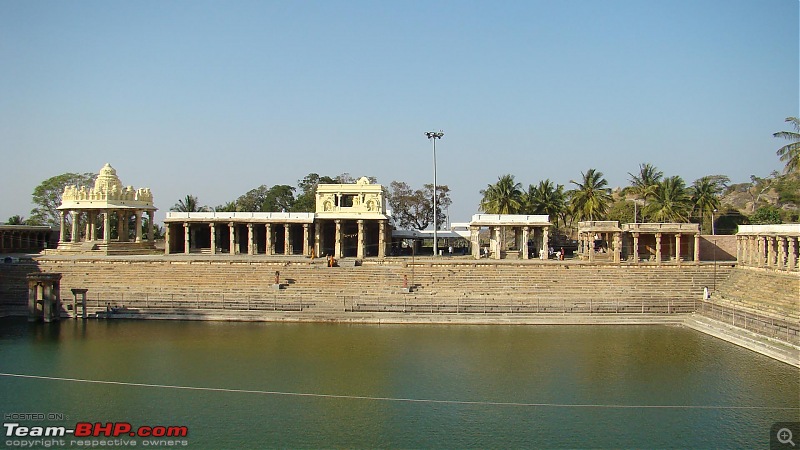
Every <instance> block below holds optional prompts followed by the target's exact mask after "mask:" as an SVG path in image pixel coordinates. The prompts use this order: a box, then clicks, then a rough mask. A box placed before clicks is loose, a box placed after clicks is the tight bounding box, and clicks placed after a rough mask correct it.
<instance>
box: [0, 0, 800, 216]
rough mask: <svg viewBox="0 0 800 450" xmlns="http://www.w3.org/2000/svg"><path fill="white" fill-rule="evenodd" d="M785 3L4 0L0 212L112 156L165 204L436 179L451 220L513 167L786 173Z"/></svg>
mask: <svg viewBox="0 0 800 450" xmlns="http://www.w3.org/2000/svg"><path fill="white" fill-rule="evenodd" d="M799 21H800V17H799V16H798V2H797V0H745V1H742V0H713V1H712V0H687V1H681V0H670V1H655V0H631V1H624V0H606V1H599V0H597V1H589V0H583V1H569V0H568V1H534V0H526V1H499V2H494V1H466V0H465V1H452V2H443V1H406V0H404V1H394V2H392V1H363V2H361V1H353V0H348V1H333V0H325V1H280V2H271V1H252V2H251V1H210V2H203V1H133V2H121V1H28V0H24V1H9V0H0V65H1V67H2V70H0V156H2V160H3V164H2V168H3V169H2V174H3V188H2V189H3V195H2V202H0V219H1V220H2V221H3V222H4V221H5V220H6V218H8V217H9V216H11V215H14V214H20V215H23V216H25V217H27V216H28V215H29V211H30V209H31V207H32V205H31V203H30V195H31V192H32V191H33V188H34V187H35V186H36V185H37V184H39V182H40V181H42V180H44V179H45V178H48V177H50V176H53V175H58V174H61V173H64V172H96V171H98V170H99V169H100V168H101V167H102V166H103V164H104V163H106V162H109V163H111V164H112V165H113V166H114V167H115V168H116V169H117V172H118V174H119V175H120V177H121V178H122V182H123V183H124V184H126V185H133V186H135V187H137V188H138V187H150V188H151V189H152V190H153V193H154V195H155V202H156V206H157V207H158V208H160V211H159V213H158V215H157V219H159V220H160V219H161V218H163V216H164V212H165V211H166V210H168V209H169V208H170V206H172V205H173V204H174V203H175V202H176V201H177V200H178V199H179V198H182V197H183V196H185V195H186V194H193V195H196V196H197V197H199V199H200V202H201V203H203V204H207V205H210V206H215V205H218V204H222V203H224V202H226V201H230V200H234V199H235V198H236V197H238V196H239V195H241V194H243V193H244V192H246V191H248V190H250V189H252V188H255V187H257V186H259V185H261V184H266V185H274V184H290V185H296V182H297V180H299V179H301V178H303V177H304V176H305V175H306V174H308V173H309V172H317V173H320V174H322V175H337V174H340V173H342V172H349V173H351V174H352V175H354V176H361V175H372V176H376V177H377V178H378V181H379V182H381V183H383V184H386V185H388V184H389V182H391V181H392V180H402V181H407V182H409V183H410V184H411V185H412V186H414V187H421V185H422V184H423V183H426V182H428V183H429V182H431V181H432V177H433V174H432V172H433V169H432V162H431V146H430V143H429V141H428V140H427V139H426V138H425V136H424V134H423V133H424V132H425V131H429V130H439V129H442V130H444V132H445V136H444V138H443V139H442V140H441V141H439V142H438V143H437V156H438V181H439V183H440V184H447V185H449V186H450V188H451V189H452V191H453V192H452V199H453V206H452V207H451V210H450V213H451V219H452V220H453V221H466V220H468V219H469V216H470V215H471V214H473V213H475V212H476V211H477V205H478V201H479V199H480V195H479V191H480V190H481V189H483V188H485V187H486V185H487V184H490V183H493V182H495V181H496V180H497V178H498V176H500V175H503V174H506V173H511V174H513V175H515V176H516V179H517V180H518V181H520V182H522V183H523V185H525V186H527V185H528V184H535V183H538V182H539V181H540V180H543V179H545V178H550V179H551V180H552V181H554V182H556V183H560V184H564V185H566V186H567V188H569V187H570V186H571V185H570V184H569V181H570V180H571V179H578V178H579V177H580V175H581V172H582V171H586V170H587V169H589V168H596V169H598V170H600V171H602V172H603V173H604V174H605V176H606V178H607V179H608V181H609V183H610V185H611V186H624V185H627V184H628V178H629V177H628V172H636V170H637V168H638V164H639V163H642V162H649V163H652V164H654V165H656V166H657V167H658V168H660V169H661V170H662V171H663V172H664V173H665V175H667V176H671V175H680V176H682V177H683V178H684V179H685V180H686V181H687V183H689V184H691V182H692V181H694V180H695V179H697V178H699V177H701V176H704V175H709V174H724V175H728V176H729V177H731V179H732V180H733V181H734V182H744V181H747V180H748V179H749V176H750V175H751V174H755V175H759V176H766V175H768V174H769V173H770V172H771V171H773V170H777V169H781V168H782V164H781V163H780V162H779V161H778V159H777V157H776V156H775V150H776V149H777V148H779V147H780V146H781V145H783V143H782V142H781V141H780V140H777V139H775V138H773V137H772V133H773V132H776V131H781V130H788V129H790V128H789V127H788V124H785V123H784V119H785V118H786V117H787V116H796V115H798V108H800V107H799V106H798V103H799V102H800V94H799V92H798V91H799V89H800V88H799V87H798V84H800V81H799V80H800V76H799V75H798V71H799V70H800V62H799V61H800V56H799V55H798V53H799V51H798V46H799V45H798V42H799V41H800V36H799V35H798V28H799V27H798V22H799Z"/></svg>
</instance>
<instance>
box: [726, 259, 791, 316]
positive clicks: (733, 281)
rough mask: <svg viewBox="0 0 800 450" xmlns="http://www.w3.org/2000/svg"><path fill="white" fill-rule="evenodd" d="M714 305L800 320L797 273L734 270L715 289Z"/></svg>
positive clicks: (751, 268)
mask: <svg viewBox="0 0 800 450" xmlns="http://www.w3.org/2000/svg"><path fill="white" fill-rule="evenodd" d="M717 291H718V292H717V295H716V296H715V297H716V298H715V299H714V300H715V302H716V303H719V304H722V305H728V306H731V307H736V308H739V309H742V310H744V311H749V312H753V313H758V314H762V315H771V316H775V317H779V318H785V319H789V320H794V321H800V274H798V273H787V272H780V271H775V270H769V269H763V268H755V267H737V268H735V269H734V270H733V271H731V273H730V276H729V277H728V278H727V279H726V280H725V281H724V282H722V283H721V284H720V285H719V286H718V287H717Z"/></svg>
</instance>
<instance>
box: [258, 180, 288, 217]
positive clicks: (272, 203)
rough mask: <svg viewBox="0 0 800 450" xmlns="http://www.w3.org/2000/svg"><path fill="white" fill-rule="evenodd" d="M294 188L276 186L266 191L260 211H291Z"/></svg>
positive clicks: (281, 185) (283, 185)
mask: <svg viewBox="0 0 800 450" xmlns="http://www.w3.org/2000/svg"><path fill="white" fill-rule="evenodd" d="M294 191H295V188H294V187H292V186H289V185H288V184H276V185H275V186H272V187H271V188H269V190H268V191H267V194H266V196H265V198H264V203H263V204H262V205H261V211H266V212H270V211H272V212H281V211H284V212H286V211H291V210H292V207H293V206H294Z"/></svg>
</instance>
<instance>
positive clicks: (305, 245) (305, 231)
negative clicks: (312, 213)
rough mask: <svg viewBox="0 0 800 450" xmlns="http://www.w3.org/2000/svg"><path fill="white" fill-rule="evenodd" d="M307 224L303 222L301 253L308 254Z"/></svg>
mask: <svg viewBox="0 0 800 450" xmlns="http://www.w3.org/2000/svg"><path fill="white" fill-rule="evenodd" d="M309 231H310V230H309V229H308V224H307V223H304V224H303V255H304V256H308V252H309V251H310V250H311V246H310V241H311V234H310V233H309Z"/></svg>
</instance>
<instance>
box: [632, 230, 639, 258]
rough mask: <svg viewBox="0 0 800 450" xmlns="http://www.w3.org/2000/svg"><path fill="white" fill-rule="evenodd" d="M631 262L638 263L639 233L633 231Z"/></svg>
mask: <svg viewBox="0 0 800 450" xmlns="http://www.w3.org/2000/svg"><path fill="white" fill-rule="evenodd" d="M631 234H632V235H633V262H635V263H637V264H638V263H639V233H637V232H633V233H631Z"/></svg>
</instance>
